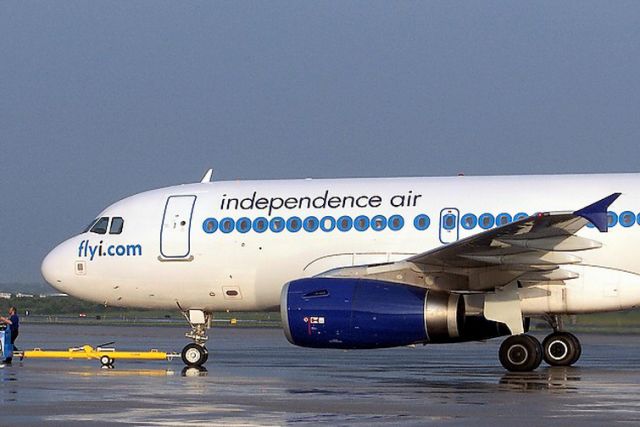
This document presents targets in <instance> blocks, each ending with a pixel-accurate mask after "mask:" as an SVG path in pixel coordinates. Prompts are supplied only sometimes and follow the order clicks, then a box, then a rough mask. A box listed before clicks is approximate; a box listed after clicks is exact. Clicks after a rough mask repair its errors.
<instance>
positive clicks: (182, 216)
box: [160, 196, 196, 258]
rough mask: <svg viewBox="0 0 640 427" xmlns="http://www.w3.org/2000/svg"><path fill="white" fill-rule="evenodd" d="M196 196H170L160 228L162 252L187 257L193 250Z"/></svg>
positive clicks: (173, 256) (165, 254) (167, 254)
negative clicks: (192, 226) (192, 239)
mask: <svg viewBox="0 0 640 427" xmlns="http://www.w3.org/2000/svg"><path fill="white" fill-rule="evenodd" d="M195 203H196V196H170V197H169V198H167V203H166V205H165V207H164V215H163V217H162V229H161V230H160V254H161V255H162V256H163V257H164V258H186V257H188V256H189V253H190V252H191V216H192V215H193V207H194V205H195Z"/></svg>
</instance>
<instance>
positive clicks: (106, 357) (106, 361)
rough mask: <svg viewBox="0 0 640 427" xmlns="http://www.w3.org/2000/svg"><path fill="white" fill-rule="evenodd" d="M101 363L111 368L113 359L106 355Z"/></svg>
mask: <svg viewBox="0 0 640 427" xmlns="http://www.w3.org/2000/svg"><path fill="white" fill-rule="evenodd" d="M100 363H101V364H102V366H110V365H113V359H112V358H110V357H109V356H107V355H104V356H101V357H100Z"/></svg>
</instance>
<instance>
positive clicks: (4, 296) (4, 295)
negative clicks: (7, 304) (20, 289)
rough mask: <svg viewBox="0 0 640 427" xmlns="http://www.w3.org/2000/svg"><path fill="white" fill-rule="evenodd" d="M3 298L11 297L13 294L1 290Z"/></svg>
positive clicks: (0, 294)
mask: <svg viewBox="0 0 640 427" xmlns="http://www.w3.org/2000/svg"><path fill="white" fill-rule="evenodd" d="M0 298H1V299H11V294H10V293H9V292H0Z"/></svg>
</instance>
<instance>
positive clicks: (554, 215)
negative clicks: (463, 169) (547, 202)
mask: <svg viewBox="0 0 640 427" xmlns="http://www.w3.org/2000/svg"><path fill="white" fill-rule="evenodd" d="M619 196H620V193H614V194H611V195H609V196H607V197H605V198H604V199H602V200H599V201H597V202H595V203H593V204H591V205H589V206H586V207H584V208H582V209H579V210H576V211H568V212H542V213H537V214H535V215H532V216H529V217H527V218H523V219H520V220H518V221H515V222H512V223H510V224H506V225H503V226H500V227H497V228H494V229H491V230H487V231H485V232H482V233H479V234H475V235H473V236H470V237H467V238H465V239H461V240H458V241H456V242H453V243H450V244H447V245H443V246H441V247H438V248H436V249H433V250H429V251H426V252H423V253H420V254H418V255H414V256H411V257H409V258H407V259H404V260H402V261H398V262H393V263H385V264H374V265H367V266H355V267H345V268H339V269H336V270H331V271H328V272H326V273H323V274H322V276H332V277H336V276H338V277H339V276H343V277H344V276H350V277H353V276H359V277H367V278H374V279H375V278H378V279H380V280H390V281H396V282H402V283H408V284H414V285H416V286H422V287H427V288H432V289H444V290H449V291H458V292H465V291H466V292H487V291H492V290H495V289H497V288H500V287H502V286H506V285H508V284H509V283H511V282H513V281H514V280H520V281H529V282H531V281H541V282H557V281H562V280H569V279H573V278H575V277H577V274H576V273H573V272H570V271H566V270H563V269H562V266H564V265H570V264H576V263H579V262H580V261H581V259H580V257H579V256H577V255H575V254H573V253H568V252H579V251H585V250H591V249H597V248H599V247H601V246H602V245H601V243H600V242H597V241H595V240H591V239H587V238H584V237H580V236H577V235H576V233H577V232H578V231H579V230H580V229H581V228H583V227H584V226H586V225H587V224H588V223H589V222H591V223H592V224H593V225H594V226H595V227H596V228H597V229H598V230H600V231H601V232H606V231H607V210H608V208H609V206H610V205H611V204H612V203H613V202H614V201H615V200H616V199H617V198H618V197H619Z"/></svg>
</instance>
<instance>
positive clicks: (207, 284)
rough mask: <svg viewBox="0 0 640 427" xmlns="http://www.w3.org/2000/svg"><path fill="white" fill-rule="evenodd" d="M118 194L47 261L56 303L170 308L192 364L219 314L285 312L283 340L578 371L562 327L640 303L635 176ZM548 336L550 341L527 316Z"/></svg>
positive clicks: (371, 181) (299, 183) (255, 184)
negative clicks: (454, 350) (464, 354)
mask: <svg viewBox="0 0 640 427" xmlns="http://www.w3.org/2000/svg"><path fill="white" fill-rule="evenodd" d="M211 172H212V171H211V170H209V171H207V173H206V174H205V176H204V177H203V178H202V180H201V181H200V182H196V183H192V184H183V185H177V186H171V187H166V188H162V189H157V190H152V191H147V192H143V193H140V194H136V195H133V196H131V197H127V198H125V199H123V200H120V201H118V202H116V203H114V204H112V205H111V206H109V207H107V208H106V209H104V210H103V211H102V212H101V213H100V214H99V215H98V216H97V217H96V218H95V219H94V220H93V221H91V223H90V224H89V226H88V227H87V228H86V229H84V231H83V232H82V233H80V234H78V235H76V236H73V237H71V238H69V239H68V240H66V241H64V242H63V243H61V244H59V245H58V246H57V247H55V248H54V249H53V250H52V251H51V252H50V253H49V254H48V255H47V256H46V257H45V258H44V260H43V262H42V267H41V270H42V275H43V277H44V278H45V280H46V281H47V282H48V283H49V284H50V285H51V286H53V287H54V288H56V289H58V290H59V291H60V292H64V293H66V294H69V295H72V296H74V297H77V298H81V299H84V300H88V301H94V302H97V303H101V304H104V305H105V306H118V307H138V308H149V309H177V310H179V311H180V312H182V313H183V314H184V316H185V318H186V320H187V322H188V323H189V325H190V331H189V332H187V333H186V334H185V335H186V337H187V338H189V339H190V341H191V342H190V343H189V344H187V345H186V346H185V347H184V348H183V349H182V353H181V355H182V360H183V361H184V363H185V364H186V365H187V366H191V367H200V366H202V365H203V364H204V363H206V361H207V359H208V350H207V348H206V342H207V339H208V337H207V331H208V328H209V327H210V325H211V320H212V316H213V313H215V312H220V311H261V310H265V311H274V310H278V309H279V310H280V312H281V315H282V324H283V329H284V334H285V336H286V338H287V339H288V340H289V342H291V343H292V344H295V345H298V346H305V347H314V348H337V349H375V348H386V347H396V346H413V345H416V344H435V343H459V342H465V341H482V340H488V339H492V338H497V337H506V339H504V341H503V342H502V344H501V346H500V349H499V354H498V356H499V357H498V359H499V361H500V363H501V364H502V366H503V367H504V368H505V369H507V370H509V371H532V370H535V369H536V368H538V366H539V365H540V364H541V362H542V360H544V361H545V362H546V363H547V364H549V365H551V366H570V365H573V364H575V363H576V362H577V361H578V359H579V357H580V355H581V352H582V348H581V344H580V341H579V340H578V338H577V337H576V336H575V335H574V334H572V333H570V332H568V331H566V330H565V328H564V325H563V322H562V316H563V315H569V314H571V315H577V314H583V313H596V312H610V311H620V310H630V309H634V308H636V307H637V306H638V305H639V304H640V258H639V257H638V256H637V253H636V251H635V249H636V243H637V242H638V241H640V214H639V211H640V192H639V191H638V184H640V174H591V175H537V176H536V175H532V176H473V177H472V176H452V177H427V178H350V179H347V178H345V179H299V180H264V181H258V180H255V181H228V182H225V181H215V180H212V179H211ZM532 318H536V319H543V320H544V321H545V322H546V323H548V324H549V326H550V327H551V330H552V332H551V333H550V334H549V335H548V336H547V337H546V338H544V340H543V341H542V343H540V341H539V340H538V339H537V338H535V337H534V336H533V335H530V334H528V333H527V332H528V329H529V324H530V320H531V319H532Z"/></svg>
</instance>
